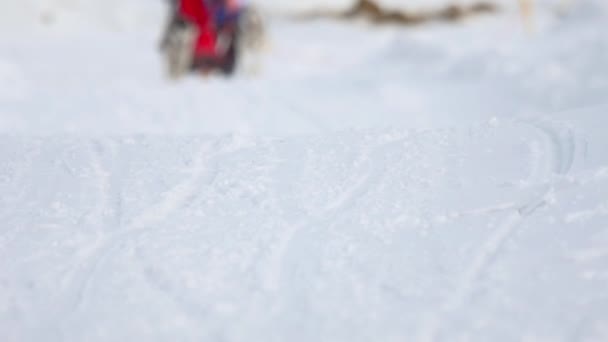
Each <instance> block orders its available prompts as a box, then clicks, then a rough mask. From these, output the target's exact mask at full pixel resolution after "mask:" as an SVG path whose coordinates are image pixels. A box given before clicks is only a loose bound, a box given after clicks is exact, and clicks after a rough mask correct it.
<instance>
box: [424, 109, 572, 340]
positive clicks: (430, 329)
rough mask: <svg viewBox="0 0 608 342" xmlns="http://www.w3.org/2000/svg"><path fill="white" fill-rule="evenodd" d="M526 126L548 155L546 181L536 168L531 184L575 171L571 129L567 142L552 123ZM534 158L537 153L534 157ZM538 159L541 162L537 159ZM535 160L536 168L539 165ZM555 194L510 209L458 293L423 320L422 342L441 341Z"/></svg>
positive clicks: (457, 288) (547, 191) (466, 273)
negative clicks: (510, 243) (451, 318)
mask: <svg viewBox="0 0 608 342" xmlns="http://www.w3.org/2000/svg"><path fill="white" fill-rule="evenodd" d="M526 124H527V125H529V126H531V127H533V128H534V129H535V130H536V131H537V132H539V133H540V134H541V138H542V139H543V140H545V141H544V146H545V152H546V153H544V154H549V155H550V158H549V162H548V165H547V168H546V169H547V170H549V174H546V175H545V177H543V178H537V177H536V175H535V173H536V172H535V171H534V169H535V167H533V169H532V172H531V173H530V175H529V177H528V178H529V179H528V182H532V181H539V180H540V179H547V178H549V179H550V178H551V177H552V176H553V175H566V174H568V172H569V171H570V169H571V168H572V166H573V164H574V158H575V150H576V144H575V139H574V133H573V132H572V130H570V129H568V130H567V132H566V136H565V138H564V137H562V136H561V135H560V134H559V132H558V131H557V129H556V128H555V127H554V126H553V125H554V124H551V123H544V122H541V121H529V122H526ZM532 155H533V156H534V155H535V154H534V153H533V154H532ZM536 158H542V155H541V156H539V155H537V156H536ZM537 162H538V160H534V161H533V164H537ZM551 191H552V186H551V185H548V186H547V187H546V189H545V190H544V191H543V192H542V194H541V195H539V196H537V197H535V198H534V199H532V200H530V201H529V202H527V203H524V204H522V205H518V206H515V207H513V208H511V209H510V210H509V211H510V213H508V214H507V217H506V218H505V219H504V220H503V221H502V223H501V224H500V225H499V226H498V228H496V229H495V231H494V232H493V233H492V234H491V235H490V237H489V238H488V239H487V240H486V241H485V242H484V244H483V245H482V246H481V247H480V249H479V251H478V253H477V254H476V255H475V257H474V258H473V261H472V262H471V263H470V265H469V266H468V267H467V269H466V270H465V271H464V273H463V274H464V275H463V277H462V278H461V279H460V281H459V284H458V286H457V287H456V290H454V291H453V292H452V294H451V295H450V296H449V297H448V298H447V299H446V300H445V301H444V302H443V304H441V305H440V307H439V309H438V310H437V311H435V312H433V313H431V314H430V315H427V317H426V318H425V319H424V320H423V323H422V328H421V330H420V333H419V334H418V338H417V341H419V342H434V341H438V340H439V334H440V333H441V330H442V328H443V326H444V325H445V324H446V320H447V319H448V317H449V316H450V315H452V314H454V313H455V312H457V311H458V310H459V309H460V308H461V307H463V306H465V305H466V304H467V303H468V302H470V299H471V298H472V297H473V296H474V294H475V291H476V288H477V286H478V283H479V280H480V279H481V278H483V276H484V273H487V272H488V270H489V268H490V267H491V266H492V264H493V263H494V262H495V260H496V259H497V258H499V257H500V253H501V249H502V248H503V246H504V244H505V242H506V241H507V240H508V239H509V238H510V237H511V236H513V234H514V233H515V231H516V230H517V228H518V227H520V226H521V224H522V223H523V222H524V221H525V219H526V218H527V217H529V216H530V215H532V214H534V212H535V211H536V210H538V209H539V208H542V207H544V206H545V205H547V201H546V197H547V195H549V193H550V192H551Z"/></svg>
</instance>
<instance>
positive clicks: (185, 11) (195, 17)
mask: <svg viewBox="0 0 608 342" xmlns="http://www.w3.org/2000/svg"><path fill="white" fill-rule="evenodd" d="M179 14H180V15H181V16H182V17H183V18H184V19H185V20H187V21H189V22H191V23H193V24H195V25H196V26H197V29H198V31H199V33H198V38H197V40H196V44H195V47H194V54H195V56H196V57H201V56H214V55H215V43H216V39H217V33H216V32H215V25H214V21H213V16H212V14H211V12H210V11H209V8H208V7H207V5H206V4H205V3H204V1H203V0H179Z"/></svg>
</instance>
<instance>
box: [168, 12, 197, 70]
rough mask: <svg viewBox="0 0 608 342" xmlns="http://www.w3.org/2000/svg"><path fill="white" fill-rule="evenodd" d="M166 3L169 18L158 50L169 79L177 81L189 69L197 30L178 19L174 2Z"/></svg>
mask: <svg viewBox="0 0 608 342" xmlns="http://www.w3.org/2000/svg"><path fill="white" fill-rule="evenodd" d="M168 3H169V6H170V11H169V17H168V19H167V23H166V25H165V30H164V33H163V36H162V39H161V42H160V50H161V53H162V54H163V57H164V59H165V62H166V65H167V74H168V76H169V78H170V79H172V80H177V79H179V78H181V77H182V76H184V75H186V74H187V73H188V72H189V71H190V69H191V66H192V63H193V56H194V51H193V46H194V41H195V39H196V37H197V36H198V29H197V28H196V26H195V25H192V24H190V23H189V22H187V21H185V20H184V19H182V18H181V17H180V15H179V13H178V9H177V1H176V0H169V1H168Z"/></svg>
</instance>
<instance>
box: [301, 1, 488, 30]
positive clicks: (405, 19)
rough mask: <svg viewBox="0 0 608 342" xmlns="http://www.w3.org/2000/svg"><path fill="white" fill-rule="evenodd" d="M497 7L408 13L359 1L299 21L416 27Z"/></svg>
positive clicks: (482, 4) (483, 5)
mask: <svg viewBox="0 0 608 342" xmlns="http://www.w3.org/2000/svg"><path fill="white" fill-rule="evenodd" d="M496 11H498V7H497V6H496V5H494V4H492V3H489V2H479V3H476V4H472V5H469V6H465V5H462V6H458V5H450V6H448V7H445V8H443V9H439V10H435V11H423V12H408V11H399V10H389V9H386V8H383V7H381V6H380V5H378V4H377V3H376V2H374V1H373V0H359V1H358V2H357V3H356V4H355V5H354V6H353V7H352V8H350V9H349V10H347V11H342V12H327V11H316V12H312V13H309V14H306V15H304V16H301V17H300V18H301V19H315V18H335V19H359V18H361V19H365V20H369V21H371V22H372V23H374V24H393V25H417V24H422V23H425V22H429V21H457V20H462V19H464V18H467V17H470V16H473V15H478V14H484V13H494V12H496Z"/></svg>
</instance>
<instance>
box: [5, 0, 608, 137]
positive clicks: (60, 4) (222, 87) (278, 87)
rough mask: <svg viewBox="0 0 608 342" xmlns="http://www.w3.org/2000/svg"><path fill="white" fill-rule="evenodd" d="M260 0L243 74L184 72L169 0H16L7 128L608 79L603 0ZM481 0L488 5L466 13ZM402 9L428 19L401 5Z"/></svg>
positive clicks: (84, 128) (124, 122) (363, 102)
mask: <svg viewBox="0 0 608 342" xmlns="http://www.w3.org/2000/svg"><path fill="white" fill-rule="evenodd" d="M248 5H250V6H253V7H255V8H256V9H257V10H258V12H259V13H260V16H261V18H262V20H263V25H264V35H263V41H264V44H263V45H264V46H263V48H262V49H260V50H258V51H256V52H255V53H253V55H254V56H253V57H251V56H249V57H250V58H253V59H254V61H253V62H251V61H249V62H243V63H242V64H244V65H249V66H246V67H242V68H240V70H239V71H238V72H236V73H235V74H234V75H232V77H222V76H218V75H212V76H210V77H206V76H205V77H203V76H201V75H200V74H198V73H197V74H196V75H190V76H188V77H185V78H184V79H182V80H181V82H177V83H176V82H171V81H170V80H169V78H168V77H167V66H166V60H165V58H164V56H163V54H162V53H161V52H160V51H159V43H160V40H161V36H162V34H163V31H164V30H165V27H166V25H167V18H168V13H169V6H168V1H160V0H158V1H152V0H121V1H118V0H116V1H114V0H108V1H103V2H101V1H93V0H24V1H19V2H10V1H4V2H3V3H2V4H1V5H0V7H1V11H0V18H1V20H0V106H1V107H0V110H2V123H1V124H0V129H2V130H4V131H17V132H19V131H22V132H37V133H42V134H47V133H51V134H52V133H61V132H89V133H100V134H103V133H133V132H136V133H137V132H139V133H146V132H148V133H151V132H154V133H188V132H189V133H197V132H204V133H225V132H234V131H238V132H241V133H242V132H249V133H252V134H257V133H262V134H270V135H284V134H285V133H314V132H319V131H323V130H328V129H329V130H331V129H348V128H369V127H378V126H380V127H384V126H391V125H395V124H397V125H400V126H403V127H432V126H435V125H437V124H448V125H451V124H459V123H462V122H465V123H467V122H471V121H475V120H479V119H484V118H487V117H501V116H507V117H512V116H521V115H528V114H530V113H538V112H544V113H547V112H555V111H563V110H566V109H569V108H575V107H580V106H587V105H593V104H595V103H598V102H599V101H601V100H602V97H603V96H604V94H605V93H606V89H607V82H608V81H607V79H608V71H607V68H606V66H605V63H604V61H605V60H606V45H607V43H606V40H607V39H606V38H607V36H606V33H605V30H604V24H605V21H606V7H607V6H606V4H605V2H604V1H601V0H536V1H526V0H522V1H519V0H488V1H487V2H483V3H479V2H476V1H450V0H434V1H415V0H379V1H378V3H377V4H376V6H377V7H378V8H379V9H380V10H381V11H383V12H386V15H385V17H388V19H389V20H383V19H385V18H384V17H383V18H381V19H379V20H376V19H374V17H373V15H371V16H370V15H367V14H365V13H363V12H365V11H363V12H361V13H358V12H357V13H355V12H354V11H356V10H357V8H359V7H361V6H360V5H361V2H355V1H346V0H340V1H331V2H328V1H298V0H281V1H275V0H257V1H255V0H252V1H251V2H250V3H248ZM480 5H481V6H486V7H485V8H486V9H487V10H485V11H479V12H472V13H471V14H469V12H467V11H469V10H470V9H471V8H475V6H480ZM368 7H369V6H368ZM446 11H447V13H448V14H449V13H452V14H455V15H448V16H447V17H446V16H445V15H442V13H444V14H445V13H446ZM450 11H451V12H450ZM353 13H355V14H353ZM401 14H405V15H407V16H410V17H413V18H418V17H422V18H423V19H421V20H416V21H414V22H413V23H410V22H405V23H402V22H400V21H399V20H397V21H395V20H391V16H392V17H393V19H394V17H396V16H397V17H398V16H399V15H401ZM376 15H377V14H376ZM425 16H426V17H429V19H424V18H425ZM411 24H413V25H411ZM243 55H245V57H243V58H247V53H243ZM247 63H249V64H247ZM252 63H253V64H254V66H251V64H252ZM453 108H458V112H459V114H458V115H454V114H453V113H452V110H453ZM41 113H44V115H41Z"/></svg>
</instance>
